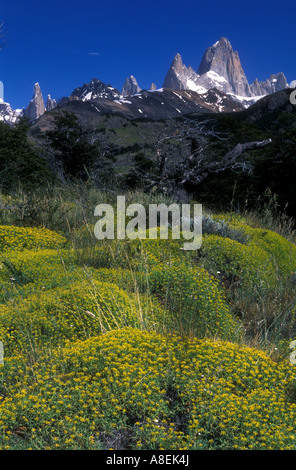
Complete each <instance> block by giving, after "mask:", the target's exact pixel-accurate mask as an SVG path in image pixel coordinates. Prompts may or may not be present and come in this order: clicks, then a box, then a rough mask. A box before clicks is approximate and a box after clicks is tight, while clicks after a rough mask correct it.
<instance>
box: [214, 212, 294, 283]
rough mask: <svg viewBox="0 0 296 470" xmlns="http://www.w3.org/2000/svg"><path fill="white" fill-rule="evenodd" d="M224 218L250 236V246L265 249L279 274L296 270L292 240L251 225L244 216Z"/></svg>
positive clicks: (285, 275) (255, 248)
mask: <svg viewBox="0 0 296 470" xmlns="http://www.w3.org/2000/svg"><path fill="white" fill-rule="evenodd" d="M220 217H221V216H220ZM222 218H223V219H225V220H226V221H227V224H228V225H229V226H230V227H233V228H235V229H239V230H240V231H241V232H243V233H244V234H245V235H246V236H247V237H248V242H247V245H248V246H249V247H250V248H252V249H253V250H257V249H258V248H260V249H261V250H263V251H265V253H267V254H268V256H269V259H270V262H271V263H272V265H273V269H274V271H277V272H278V274H280V275H281V276H284V277H285V278H286V277H287V276H289V275H290V274H291V273H292V272H294V271H296V246H295V245H294V244H293V243H292V242H290V241H289V240H287V239H286V238H284V237H283V236H281V235H279V234H278V233H276V232H273V231H272V230H268V229H263V228H254V227H250V226H249V225H248V224H247V223H246V221H245V220H244V219H243V218H242V217H238V216H235V217H234V216H230V215H227V214H225V215H223V216H222Z"/></svg>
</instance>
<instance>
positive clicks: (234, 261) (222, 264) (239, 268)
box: [201, 235, 275, 285]
mask: <svg viewBox="0 0 296 470" xmlns="http://www.w3.org/2000/svg"><path fill="white" fill-rule="evenodd" d="M201 254H202V260H203V263H204V265H205V267H207V268H208V269H210V270H211V271H212V272H213V273H215V274H216V275H217V274H218V276H217V277H218V278H220V279H224V281H226V282H233V281H239V282H240V283H242V284H244V285H253V284H257V283H259V282H262V281H265V282H266V281H268V282H271V283H272V282H274V281H275V273H274V269H273V264H272V263H271V260H270V256H269V254H268V253H266V251H265V250H264V249H262V248H261V247H258V246H256V245H252V246H250V245H243V244H242V243H239V242H237V241H235V240H230V239H229V238H223V237H220V236H217V235H206V236H204V238H203V244H202V248H201Z"/></svg>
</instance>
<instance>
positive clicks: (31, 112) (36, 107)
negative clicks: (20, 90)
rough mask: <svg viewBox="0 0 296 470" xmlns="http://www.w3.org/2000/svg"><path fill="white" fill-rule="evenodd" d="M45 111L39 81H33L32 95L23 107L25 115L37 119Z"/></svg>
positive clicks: (30, 118)
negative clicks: (25, 106) (24, 107)
mask: <svg viewBox="0 0 296 470" xmlns="http://www.w3.org/2000/svg"><path fill="white" fill-rule="evenodd" d="M44 113H45V104H44V100H43V96H42V92H41V88H40V85H39V83H35V86H34V94H33V97H32V99H31V101H30V103H29V104H28V106H27V108H26V109H25V113H24V114H25V116H26V117H27V118H28V119H29V120H33V119H38V118H39V117H40V116H42V114H44Z"/></svg>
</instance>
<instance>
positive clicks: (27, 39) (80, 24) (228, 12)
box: [0, 0, 296, 108]
mask: <svg viewBox="0 0 296 470" xmlns="http://www.w3.org/2000/svg"><path fill="white" fill-rule="evenodd" d="M295 18H296V5H295V4H294V3H292V2H285V3H284V2H283V3H281V2H279V1H278V0H277V1H273V0H270V1H264V0H263V1H253V0H251V1H248V2H238V1H237V2H235V1H228V0H223V1H216V0H211V1H208V0H203V1H193V0H178V1H176V0H170V1H167V0H165V1H162V0H157V1H156V0H148V1H147V2H141V1H140V0H138V1H134V0H123V1H119V0H114V1H107V0H104V1H101V0H96V1H95V0H89V1H83V0H80V1H79V2H78V1H76V0H73V1H70V0H60V1H57V0H51V1H47V0H43V1H41V0H40V1H37V0H27V1H26V2H24V1H23V0H22V1H21V0H16V1H14V0H2V2H1V5H0V20H1V21H3V22H4V24H5V31H6V37H7V47H5V49H3V50H2V51H1V52H0V80H2V81H3V83H4V99H5V101H7V102H9V103H11V105H12V107H13V108H22V107H25V106H27V104H28V102H29V101H30V99H31V97H32V94H33V88H34V84H35V83H36V82H39V84H40V86H41V90H42V93H43V96H44V98H46V96H47V94H48V93H50V94H51V96H52V97H53V98H60V97H62V96H67V95H69V94H71V92H72V91H73V89H74V88H76V87H78V86H81V85H83V84H84V83H88V82H89V81H90V80H91V79H92V78H98V79H100V80H102V81H103V82H105V83H110V84H111V85H112V86H114V87H116V88H119V89H120V90H121V88H122V85H123V83H124V80H125V78H126V77H127V76H130V75H134V76H135V77H136V79H137V81H138V83H139V86H140V87H141V88H150V85H151V83H152V82H154V83H156V85H157V87H161V86H162V84H163V80H164V78H165V75H166V72H167V70H168V68H169V66H170V64H171V62H172V60H173V58H174V56H175V54H176V53H177V52H179V53H180V54H181V56H182V59H183V62H184V64H185V65H187V66H188V65H191V66H192V67H193V68H194V69H195V70H196V69H197V68H198V66H199V63H200V60H201V58H202V55H203V53H204V51H205V50H206V48H207V47H208V46H210V45H212V44H213V43H214V42H216V41H217V40H218V39H219V38H220V37H221V36H225V37H227V38H228V39H229V40H230V42H231V44H232V46H233V48H234V50H238V52H239V55H240V59H241V62H242V66H243V68H244V70H245V73H246V75H247V78H248V80H249V82H252V81H253V80H254V79H255V78H256V77H257V78H258V79H259V80H265V79H266V78H267V77H269V76H270V74H271V73H277V72H284V73H285V74H286V77H287V80H288V82H291V81H292V80H294V79H296V60H295V42H296V41H295V40H296V28H295Z"/></svg>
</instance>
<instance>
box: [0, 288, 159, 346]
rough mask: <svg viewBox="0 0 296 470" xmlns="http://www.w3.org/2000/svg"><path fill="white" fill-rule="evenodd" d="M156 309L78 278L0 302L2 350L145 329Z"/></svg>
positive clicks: (155, 318)
mask: <svg viewBox="0 0 296 470" xmlns="http://www.w3.org/2000/svg"><path fill="white" fill-rule="evenodd" d="M161 314H162V312H161V309H160V307H159V306H158V305H157V304H155V305H149V304H147V303H146V302H145V300H144V298H140V297H139V298H137V297H136V295H135V294H131V293H127V292H125V291H124V290H123V289H120V288H119V287H118V286H117V285H116V284H113V283H110V282H98V281H95V280H92V282H88V281H84V282H83V281H81V282H79V283H76V284H71V286H69V287H60V288H56V289H54V290H53V291H48V292H41V293H38V294H32V295H29V296H27V297H26V298H25V299H17V300H16V301H14V302H9V303H8V304H6V305H3V304H2V305H0V340H1V341H3V343H4V346H5V349H6V353H7V352H9V353H10V354H11V352H13V351H23V352H26V351H30V354H38V353H39V351H40V349H42V348H44V347H47V346H48V345H51V346H57V345H63V344H64V342H65V340H66V339H68V340H72V341H75V340H77V339H86V338H88V337H90V336H95V335H98V334H100V333H101V332H105V331H108V330H111V329H117V328H123V327H125V326H138V327H139V328H141V327H145V328H147V329H149V326H150V327H151V326H152V325H154V323H155V322H156V321H160V320H161Z"/></svg>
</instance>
